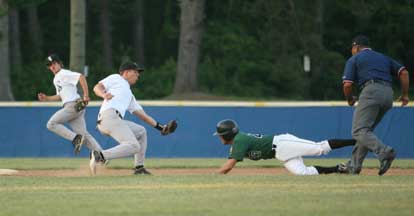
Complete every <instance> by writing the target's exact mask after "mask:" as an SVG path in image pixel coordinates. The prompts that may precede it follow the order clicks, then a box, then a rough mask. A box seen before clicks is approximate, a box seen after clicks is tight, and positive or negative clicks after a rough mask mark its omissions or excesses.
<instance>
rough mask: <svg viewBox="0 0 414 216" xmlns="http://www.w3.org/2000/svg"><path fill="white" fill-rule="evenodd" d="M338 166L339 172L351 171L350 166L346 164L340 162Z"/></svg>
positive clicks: (346, 172)
mask: <svg viewBox="0 0 414 216" xmlns="http://www.w3.org/2000/svg"><path fill="white" fill-rule="evenodd" d="M336 166H337V168H338V173H341V174H348V173H349V168H348V166H347V165H346V164H344V163H340V164H338V165H336Z"/></svg>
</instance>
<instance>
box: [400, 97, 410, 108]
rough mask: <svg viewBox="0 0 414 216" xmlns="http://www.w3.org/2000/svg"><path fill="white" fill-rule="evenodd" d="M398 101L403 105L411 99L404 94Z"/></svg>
mask: <svg viewBox="0 0 414 216" xmlns="http://www.w3.org/2000/svg"><path fill="white" fill-rule="evenodd" d="M398 101H400V102H401V106H405V105H407V104H408V102H410V99H409V98H408V96H407V95H402V96H400V97H399V98H398Z"/></svg>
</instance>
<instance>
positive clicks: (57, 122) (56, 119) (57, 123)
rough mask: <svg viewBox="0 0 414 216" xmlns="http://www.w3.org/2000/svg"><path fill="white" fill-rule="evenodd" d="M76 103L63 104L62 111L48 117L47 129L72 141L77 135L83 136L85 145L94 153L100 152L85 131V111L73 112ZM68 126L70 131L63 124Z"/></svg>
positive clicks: (98, 147)
mask: <svg viewBox="0 0 414 216" xmlns="http://www.w3.org/2000/svg"><path fill="white" fill-rule="evenodd" d="M75 104H76V102H68V103H65V105H64V106H63V108H62V109H60V110H58V111H57V112H56V113H55V114H53V115H52V117H50V119H49V121H48V122H47V125H46V127H47V129H49V130H50V131H52V132H54V133H55V134H57V135H59V136H61V137H63V138H65V139H67V140H70V141H72V140H73V139H74V138H75V136H76V135H77V134H80V135H83V136H85V141H86V142H85V145H86V146H87V147H88V148H89V149H91V150H95V151H101V150H102V148H101V146H100V145H99V144H98V142H97V141H96V140H95V138H94V137H93V136H92V135H91V134H90V133H89V132H88V130H87V129H86V122H85V110H82V111H80V112H77V111H76V110H75ZM66 123H67V124H68V125H69V126H70V127H71V128H72V130H73V131H72V130H70V129H69V128H67V127H66V126H65V125H64V124H66Z"/></svg>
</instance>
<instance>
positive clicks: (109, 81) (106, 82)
mask: <svg viewBox="0 0 414 216" xmlns="http://www.w3.org/2000/svg"><path fill="white" fill-rule="evenodd" d="M114 78H115V76H114V75H110V76H107V77H106V78H105V79H103V80H101V81H99V83H100V84H102V85H103V86H104V87H105V89H109V88H110V87H111V86H112V85H113V84H114V81H115V79H114Z"/></svg>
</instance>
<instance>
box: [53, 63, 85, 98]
mask: <svg viewBox="0 0 414 216" xmlns="http://www.w3.org/2000/svg"><path fill="white" fill-rule="evenodd" d="M80 75H81V74H80V73H76V72H72V71H70V70H66V69H63V68H62V69H61V70H60V71H59V72H58V73H57V74H56V75H55V78H53V84H54V85H55V88H56V94H57V95H59V96H60V97H61V98H62V104H65V103H67V102H72V101H75V100H76V99H78V98H80V96H79V94H78V89H77V87H76V85H77V84H78V82H79V77H80Z"/></svg>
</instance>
